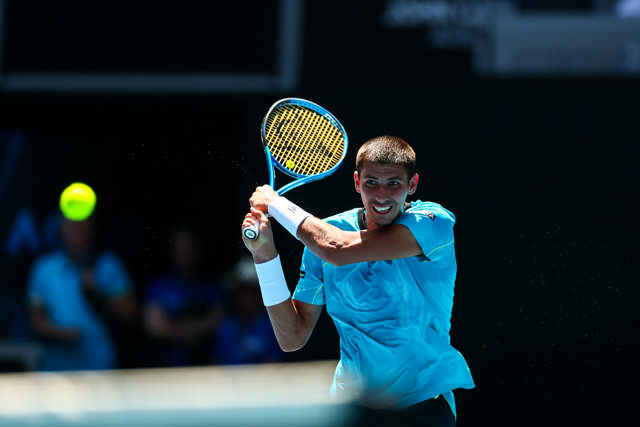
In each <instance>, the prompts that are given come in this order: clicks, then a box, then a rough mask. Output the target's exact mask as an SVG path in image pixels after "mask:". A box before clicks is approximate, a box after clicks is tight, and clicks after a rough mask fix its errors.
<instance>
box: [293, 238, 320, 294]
mask: <svg viewBox="0 0 640 427" xmlns="http://www.w3.org/2000/svg"><path fill="white" fill-rule="evenodd" d="M323 280H324V275H323V272H322V260H321V259H320V258H318V257H317V256H316V255H315V254H314V253H313V252H311V251H310V250H309V249H307V248H304V252H303V253H302V264H301V265H300V280H298V285H297V286H296V290H295V291H294V292H293V297H292V298H293V299H295V300H298V301H302V302H306V303H308V304H315V305H324V304H325V297H324V282H323Z"/></svg>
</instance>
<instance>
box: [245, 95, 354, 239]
mask: <svg viewBox="0 0 640 427" xmlns="http://www.w3.org/2000/svg"><path fill="white" fill-rule="evenodd" d="M261 137H262V145H263V147H264V153H265V156H266V158H267V169H268V170H269V185H270V186H271V188H275V187H274V184H275V168H278V169H279V170H280V171H282V172H283V173H285V174H286V175H289V176H291V177H293V178H294V179H295V180H294V181H292V182H290V183H288V184H286V185H285V186H283V187H281V188H280V189H279V190H277V191H276V192H277V193H278V194H279V195H282V194H284V193H286V192H287V191H289V190H292V189H294V188H296V187H299V186H301V185H303V184H307V183H309V182H312V181H317V180H319V179H322V178H325V177H327V176H329V175H331V174H332V173H333V172H335V171H336V170H337V169H338V168H339V167H340V165H341V164H342V161H343V160H344V157H345V155H346V154H347V145H348V139H347V133H346V132H345V130H344V128H343V127H342V125H341V124H340V122H339V121H338V119H336V118H335V117H334V115H333V114H331V113H330V112H329V111H327V110H325V109H324V108H322V107H321V106H319V105H318V104H315V103H313V102H311V101H307V100H304V99H300V98H285V99H281V100H279V101H277V102H276V103H274V104H273V105H272V106H271V108H269V111H268V112H267V114H266V115H265V117H264V119H263V120H262V130H261ZM242 233H243V234H244V236H245V237H246V238H247V239H249V240H255V239H257V238H258V234H259V233H258V224H255V225H253V226H249V227H246V228H244V229H243V230H242Z"/></svg>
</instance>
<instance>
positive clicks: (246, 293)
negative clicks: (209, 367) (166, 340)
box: [214, 256, 284, 365]
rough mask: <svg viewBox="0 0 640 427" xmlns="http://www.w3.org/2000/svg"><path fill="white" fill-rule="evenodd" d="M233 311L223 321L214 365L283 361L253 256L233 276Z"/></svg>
mask: <svg viewBox="0 0 640 427" xmlns="http://www.w3.org/2000/svg"><path fill="white" fill-rule="evenodd" d="M231 276H232V277H231V283H230V284H231V298H232V300H231V302H232V310H231V312H230V313H229V314H228V315H227V316H226V317H225V318H224V320H223V321H222V325H221V326H220V332H219V334H218V340H217V342H216V343H215V345H214V356H215V362H217V363H221V364H224V365H235V364H249V363H270V362H280V361H282V360H283V359H284V353H283V352H282V350H280V347H279V346H278V342H277V341H276V337H275V335H274V333H273V328H272V327H271V323H270V321H269V316H268V314H267V312H266V310H265V309H264V306H263V303H262V297H261V296H260V286H259V285H258V276H257V275H256V270H255V267H254V265H253V261H252V259H251V257H248V256H247V257H242V258H240V259H239V260H238V262H237V263H236V265H235V267H234V269H233V272H232V275H231Z"/></svg>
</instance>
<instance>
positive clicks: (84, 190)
mask: <svg viewBox="0 0 640 427" xmlns="http://www.w3.org/2000/svg"><path fill="white" fill-rule="evenodd" d="M95 207H96V193H94V192H93V189H92V188H91V187H89V186H88V185H87V184H83V183H81V182H74V183H73V184H71V185H69V186H68V187H67V188H65V189H64V191H62V194H60V210H61V211H62V214H63V215H64V216H65V217H67V218H68V219H70V220H72V221H82V220H85V219H87V218H88V217H89V215H91V214H92V213H93V209H94V208H95Z"/></svg>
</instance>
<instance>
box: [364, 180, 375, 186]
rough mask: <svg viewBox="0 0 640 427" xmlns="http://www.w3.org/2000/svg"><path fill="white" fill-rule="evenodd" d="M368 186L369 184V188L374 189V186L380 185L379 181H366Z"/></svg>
mask: <svg viewBox="0 0 640 427" xmlns="http://www.w3.org/2000/svg"><path fill="white" fill-rule="evenodd" d="M366 184H367V185H368V186H369V187H374V186H376V185H377V184H378V182H377V181H374V180H373V179H368V180H367V181H366Z"/></svg>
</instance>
